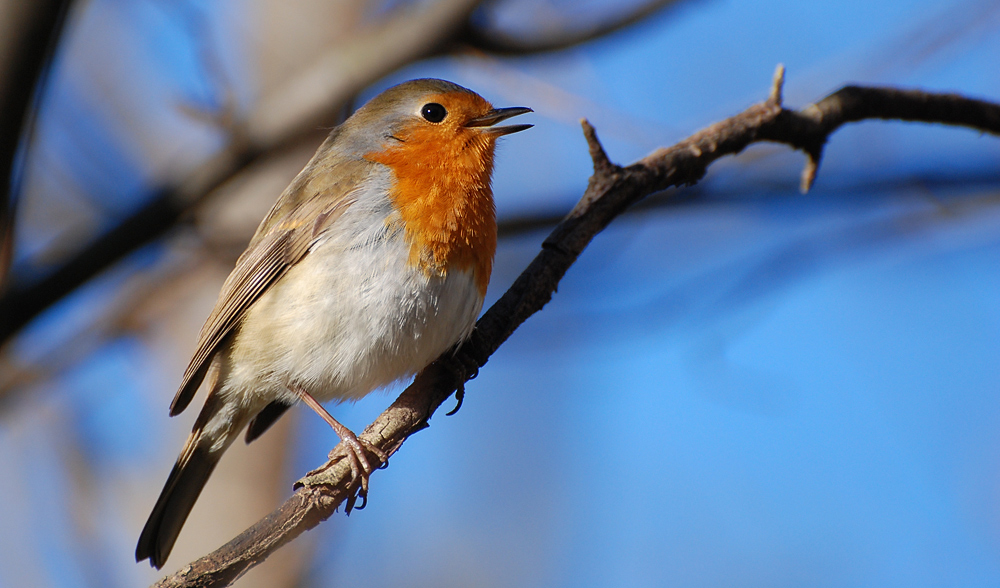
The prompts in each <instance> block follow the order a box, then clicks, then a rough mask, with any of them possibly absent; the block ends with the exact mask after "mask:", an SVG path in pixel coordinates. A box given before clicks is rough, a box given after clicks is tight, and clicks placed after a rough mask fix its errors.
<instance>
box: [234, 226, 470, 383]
mask: <svg viewBox="0 0 1000 588" xmlns="http://www.w3.org/2000/svg"><path fill="white" fill-rule="evenodd" d="M342 220H344V221H346V222H345V223H344V224H343V227H344V228H343V229H342V230H341V231H339V232H338V233H334V234H333V235H331V236H330V237H328V238H326V239H324V240H322V241H321V242H319V243H317V245H316V246H314V247H313V249H312V250H311V251H310V252H309V253H308V254H307V255H306V256H305V257H304V258H303V259H302V260H301V261H300V262H299V263H298V264H296V265H295V266H294V267H293V268H291V269H290V271H289V273H288V274H287V275H286V276H285V279H282V280H280V282H279V283H278V284H276V287H275V288H272V289H271V290H270V291H269V292H268V293H267V294H266V295H265V296H264V297H262V298H261V299H260V300H259V301H258V303H257V304H255V305H254V309H253V311H252V312H251V313H250V314H251V316H249V317H248V319H249V320H247V321H246V322H245V324H244V327H243V329H242V330H241V333H240V335H239V336H240V337H241V338H243V339H244V340H245V341H249V340H250V338H253V340H255V341H258V342H259V344H254V345H252V346H253V347H255V348H256V354H257V356H258V357H260V358H263V361H262V362H257V363H258V365H257V366H256V369H257V374H258V375H257V376H256V377H257V378H260V374H267V376H266V377H267V378H268V382H269V383H270V387H273V388H275V389H278V390H280V389H281V388H282V387H284V386H286V385H287V384H288V383H295V384H298V385H301V386H303V387H305V388H306V389H307V390H308V391H310V392H311V393H312V394H313V395H314V396H316V397H317V398H318V399H320V400H331V399H339V400H345V399H352V398H358V397H361V396H363V395H365V394H367V393H368V392H370V391H371V390H372V389H374V388H377V387H379V386H383V385H386V384H389V383H391V382H393V381H395V380H398V379H400V378H402V377H405V376H408V375H411V374H413V373H415V372H416V371H418V370H420V369H422V368H423V367H424V366H426V365H427V364H428V363H430V362H431V361H433V360H434V359H435V358H436V357H437V356H438V355H440V354H441V353H443V352H444V351H446V350H447V349H448V348H449V347H451V346H452V345H454V344H455V343H456V342H458V341H460V340H462V339H464V338H465V337H467V336H468V334H469V332H471V329H472V327H473V326H474V324H475V319H476V316H477V315H478V313H479V311H480V309H481V307H482V299H483V297H482V295H481V293H480V288H479V285H478V282H477V280H476V278H475V276H474V273H473V272H472V271H471V268H453V269H451V270H449V271H443V272H442V271H427V269H426V268H424V267H421V266H420V265H419V264H416V265H415V264H414V263H413V255H412V240H411V239H408V238H407V237H406V234H405V231H404V230H401V229H399V228H398V227H396V228H394V223H393V222H392V219H391V215H387V216H386V217H385V219H384V220H383V222H372V219H366V220H363V221H362V222H360V223H359V224H358V225H357V226H358V227H363V228H362V229H359V230H357V231H352V227H351V221H352V219H351V218H346V219H342ZM292 284H294V287H293V286H291V285H292ZM240 348H242V349H246V348H247V346H245V345H241V346H240ZM261 364H266V365H261ZM245 376H246V378H253V377H254V376H253V375H252V374H250V373H247V374H245Z"/></svg>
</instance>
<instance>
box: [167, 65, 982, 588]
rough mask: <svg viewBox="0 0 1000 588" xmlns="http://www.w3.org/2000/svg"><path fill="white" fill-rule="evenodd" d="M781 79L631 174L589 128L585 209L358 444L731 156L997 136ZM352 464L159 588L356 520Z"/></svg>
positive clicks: (432, 398) (453, 381) (423, 399)
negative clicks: (790, 85)
mask: <svg viewBox="0 0 1000 588" xmlns="http://www.w3.org/2000/svg"><path fill="white" fill-rule="evenodd" d="M782 79H783V69H782V68H780V66H779V69H778V71H777V72H776V75H775V80H774V85H773V87H772V91H771V94H770V97H769V98H768V99H767V100H766V101H764V102H762V103H760V104H755V105H753V106H751V107H750V108H748V109H747V110H745V111H744V112H742V113H740V114H738V115H736V116H734V117H732V118H729V119H726V120H724V121H722V122H719V123H717V124H714V125H712V126H710V127H708V128H706V129H704V130H702V131H700V132H698V133H696V134H694V135H692V136H691V137H689V138H688V139H685V140H684V141H681V142H680V143H678V144H676V145H674V146H673V147H669V148H665V149H659V150H657V151H655V152H653V153H652V154H650V155H649V156H647V157H645V158H643V159H642V160H640V161H638V162H637V163H635V164H633V165H630V166H628V167H625V168H622V167H619V166H617V165H615V164H613V163H611V162H610V161H609V160H608V158H607V156H606V154H605V153H604V149H603V148H602V147H601V144H600V142H599V141H598V139H597V134H596V133H595V131H594V129H593V127H591V126H590V124H589V123H588V122H587V121H582V125H583V130H584V135H585V137H586V139H587V143H588V146H589V148H590V153H591V158H592V159H593V161H594V175H593V176H592V177H591V178H590V182H589V184H588V186H587V189H586V191H585V192H584V194H583V197H582V198H581V199H580V201H579V203H577V205H576V206H575V207H574V208H573V210H572V211H571V212H570V213H569V215H568V216H567V217H566V218H565V219H564V220H563V221H562V222H561V223H560V224H559V225H558V226H557V227H556V228H555V230H553V231H552V233H551V234H550V235H549V237H548V238H547V239H545V241H544V243H543V244H542V250H541V251H540V252H539V254H538V256H537V257H535V259H534V260H533V261H532V262H531V264H530V265H529V266H528V268H527V269H525V270H524V272H523V273H522V274H521V275H520V276H519V277H518V279H517V280H516V281H515V282H514V284H513V285H512V286H511V287H510V289H508V290H507V292H506V293H504V295H503V296H502V297H501V298H500V299H499V300H498V301H497V302H496V304H494V305H493V306H492V307H491V308H490V309H489V310H488V311H487V312H486V314H484V315H483V317H482V318H480V319H479V322H478V323H477V325H476V331H475V332H474V333H473V337H472V338H471V339H470V340H469V341H467V342H466V343H464V344H463V345H462V346H461V347H460V348H459V349H458V350H457V352H456V353H454V354H451V353H446V354H445V355H443V356H442V357H440V358H439V359H438V360H437V361H436V362H434V363H433V364H431V365H430V366H429V367H427V368H426V369H425V370H423V371H422V372H421V373H420V374H418V375H417V377H416V379H415V380H414V382H413V383H412V384H411V385H410V386H409V387H408V388H407V389H406V390H405V391H404V392H403V393H402V394H401V395H400V396H399V398H398V399H397V400H396V401H395V402H394V403H393V404H392V406H390V407H389V408H388V409H386V411H385V412H383V413H382V414H381V415H380V416H379V417H378V419H376V420H375V422H374V423H372V424H371V425H369V426H368V427H367V428H366V429H365V431H364V432H363V433H362V434H361V437H362V438H363V439H364V440H365V441H367V442H368V443H370V444H373V445H375V446H377V447H379V448H380V449H381V450H382V451H384V452H386V453H387V454H390V455H391V454H393V453H395V452H396V450H398V449H399V447H400V446H401V445H402V444H403V442H404V441H405V440H406V439H407V438H408V437H409V436H410V435H412V434H414V433H416V432H417V431H420V430H421V429H423V428H426V427H427V426H428V420H429V419H430V417H431V416H432V415H433V414H434V412H435V411H436V410H437V409H438V407H439V406H440V405H441V404H442V403H443V402H444V401H445V400H446V399H447V398H448V397H449V396H450V395H451V394H452V392H453V391H455V389H456V388H457V387H459V386H460V385H462V384H463V383H464V382H465V381H466V380H467V379H469V376H468V375H467V369H468V368H467V366H472V365H474V366H479V367H482V366H484V365H485V364H486V362H487V360H488V359H489V357H490V356H491V355H492V354H493V353H494V352H495V351H496V350H497V349H498V348H499V346H500V345H501V344H503V342H504V341H506V340H507V338H508V337H509V336H510V335H511V334H512V333H513V332H514V330H515V329H517V327H518V326H520V325H521V324H522V323H523V322H524V321H525V320H527V318H528V317H530V316H531V315H532V314H534V313H536V312H538V311H539V310H541V309H542V307H544V306H545V304H546V303H548V301H549V300H550V299H551V298H552V295H553V293H554V292H555V290H556V287H557V286H558V284H559V281H560V280H561V279H562V277H563V275H564V274H565V273H566V271H567V270H568V269H569V267H570V266H571V265H572V264H573V263H574V262H575V261H576V259H577V257H578V256H579V255H580V253H582V252H583V249H584V248H585V247H586V246H587V245H588V244H589V243H590V241H591V240H592V239H593V238H594V236H595V235H596V234H597V233H599V232H600V231H601V230H603V229H604V228H605V227H606V226H607V225H608V224H609V223H610V222H611V221H612V220H613V219H614V218H615V217H616V216H618V215H619V214H621V213H622V212H623V211H625V209H626V208H628V207H629V206H630V205H632V204H633V203H635V202H637V201H639V200H640V199H642V198H644V197H646V196H648V195H650V194H653V193H655V192H659V191H661V190H664V189H666V188H669V187H671V186H684V185H690V184H694V183H695V182H697V181H699V180H700V179H701V178H702V177H703V176H704V174H705V171H706V170H707V168H708V166H709V165H710V164H711V163H712V162H714V161H715V160H717V159H719V158H721V157H723V156H725V155H733V154H736V153H739V152H741V151H742V150H743V149H745V148H746V147H747V146H748V145H750V144H752V143H756V142H760V141H773V142H779V143H784V144H787V145H789V146H791V147H793V148H796V149H801V150H804V151H806V153H807V154H809V157H810V161H812V162H814V163H816V162H818V161H819V158H820V156H821V155H822V148H823V145H824V144H825V143H826V140H827V138H828V137H829V135H830V134H831V133H833V132H834V131H835V130H836V129H838V128H839V127H840V126H842V125H844V124H846V123H849V122H855V121H859V120H864V119H869V118H877V119H898V120H909V121H920V122H939V123H945V124H951V125H959V126H966V127H969V128H973V129H978V130H981V131H984V132H988V133H991V134H994V135H1000V105H997V104H992V103H989V102H983V101H979V100H972V99H969V98H963V97H961V96H958V95H953V94H932V93H927V92H920V91H904V90H895V89H891V88H860V87H853V86H848V87H845V88H843V89H841V90H839V91H837V92H835V93H834V94H831V95H830V96H828V97H826V98H824V99H823V100H821V101H820V102H817V103H816V104H814V105H811V106H808V107H806V108H805V109H803V110H801V111H794V110H787V109H785V108H783V106H782V105H781V85H782ZM814 175H815V170H814V171H813V176H814ZM472 371H473V372H474V371H475V370H474V369H473V370H472ZM345 455H346V454H345V448H344V445H343V444H340V445H337V447H335V448H334V450H333V451H332V452H331V454H330V461H329V462H328V463H327V465H326V466H324V467H323V468H320V470H318V471H317V472H313V473H311V474H310V475H308V476H307V477H306V478H303V479H302V480H300V481H299V482H298V483H297V484H296V490H295V492H294V493H293V495H292V496H291V498H289V499H288V500H287V501H286V502H285V503H284V504H283V505H282V506H281V507H280V508H278V509H277V510H276V511H274V512H273V513H271V514H270V515H268V516H267V517H265V518H263V519H261V520H260V521H259V522H258V523H256V524H255V525H253V526H252V527H250V528H249V529H247V530H246V531H244V532H243V533H242V534H240V535H239V536H238V537H236V538H235V539H233V540H232V541H230V542H229V543H227V544H226V545H224V546H222V547H221V548H219V549H218V550H216V551H215V552H213V553H211V554H209V555H207V556H205V557H203V558H201V559H199V560H197V561H195V562H193V563H191V564H190V565H187V566H185V567H184V568H182V569H181V570H180V571H178V572H177V573H176V574H174V575H172V576H168V577H166V578H163V579H162V580H160V582H158V583H157V584H156V586H159V587H163V588H166V587H180V586H199V587H209V586H223V585H226V584H228V583H230V582H232V581H234V580H235V579H236V578H238V577H239V576H240V575H241V574H243V573H244V572H245V571H246V570H248V569H249V568H250V567H252V566H253V565H256V564H257V563H260V562H261V561H263V560H264V558H266V557H267V556H268V555H269V554H270V553H272V552H273V551H274V550H276V549H277V548H279V547H280V546H282V545H284V544H285V543H287V542H289V541H291V540H292V539H294V538H295V537H297V536H298V535H299V534H301V533H302V532H304V531H306V530H307V529H311V528H312V527H315V526H316V525H317V524H319V522H320V521H322V520H324V519H326V518H327V517H329V516H330V515H331V514H333V513H334V512H335V511H336V509H337V508H338V506H339V505H340V504H342V503H344V502H345V501H347V504H346V505H345V508H347V509H350V508H351V507H352V506H353V501H354V497H353V496H352V494H353V492H354V488H355V486H356V484H355V482H354V480H352V477H351V471H350V467H349V466H348V464H347V462H346V460H345V459H344V456H345Z"/></svg>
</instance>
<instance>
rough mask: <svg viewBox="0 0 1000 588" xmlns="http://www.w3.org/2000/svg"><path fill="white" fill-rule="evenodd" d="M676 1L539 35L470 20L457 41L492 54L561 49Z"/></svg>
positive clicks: (662, 0)
mask: <svg viewBox="0 0 1000 588" xmlns="http://www.w3.org/2000/svg"><path fill="white" fill-rule="evenodd" d="M679 3H680V0H650V1H648V2H646V3H645V4H641V5H639V6H637V7H635V8H633V9H631V10H630V11H628V12H625V13H623V14H620V15H617V16H615V17H614V18H602V19H599V20H597V21H596V22H594V23H592V24H590V25H589V26H582V27H580V28H577V29H572V30H551V29H546V30H545V31H544V34H543V35H540V36H537V37H535V38H525V37H517V36H514V35H510V34H507V33H504V32H501V31H496V30H490V29H487V28H483V27H481V26H479V25H477V24H476V23H475V21H471V20H470V21H469V23H468V26H467V28H466V29H465V31H463V34H462V35H461V36H460V37H459V38H458V39H457V41H458V42H459V43H461V44H463V45H465V46H467V47H470V48H472V49H477V50H479V51H485V52H486V53H493V54H495V55H506V56H514V55H531V54H536V53H547V52H550V51H561V50H563V49H569V48H570V47H575V46H577V45H582V44H584V43H587V42H589V41H593V40H594V39H599V38H601V37H604V36H607V35H610V34H612V33H616V32H618V31H620V30H622V29H625V28H628V27H630V26H632V25H634V24H637V23H640V22H642V21H644V20H646V19H647V18H649V17H651V16H653V15H654V14H656V13H658V12H660V11H663V10H665V9H666V8H667V7H669V6H672V5H675V4H679Z"/></svg>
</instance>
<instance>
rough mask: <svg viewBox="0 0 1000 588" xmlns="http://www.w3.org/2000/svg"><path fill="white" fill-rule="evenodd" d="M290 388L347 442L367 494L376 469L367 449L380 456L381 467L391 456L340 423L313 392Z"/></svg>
mask: <svg viewBox="0 0 1000 588" xmlns="http://www.w3.org/2000/svg"><path fill="white" fill-rule="evenodd" d="M289 389H291V390H292V391H293V392H295V393H296V394H298V396H299V399H300V400H301V401H302V402H304V403H306V406H308V407H309V408H311V409H313V410H314V411H316V414H318V415H319V416H320V417H321V418H322V419H323V420H324V421H326V424H328V425H330V427H331V428H332V429H333V431H334V432H335V433H336V434H337V436H339V437H340V439H341V441H343V442H344V443H346V444H347V447H348V449H349V450H348V452H347V455H348V459H349V460H350V464H351V474H353V475H354V479H355V480H357V479H360V480H361V492H362V494H364V495H366V496H367V494H368V476H370V475H371V473H372V471H374V469H373V468H372V466H371V463H370V462H369V461H368V456H367V455H366V454H365V449H367V450H368V451H371V452H372V453H374V454H375V455H377V456H378V458H379V459H380V460H381V461H380V463H379V466H380V467H381V466H382V464H387V463H389V456H388V455H386V454H385V452H384V451H382V450H381V449H379V448H378V447H375V446H374V445H372V444H371V443H366V442H364V441H362V440H361V439H358V436H357V435H355V434H354V431H352V430H350V429H348V428H347V427H345V426H344V425H342V424H340V423H339V422H338V421H337V419H335V418H333V415H331V414H330V413H329V412H327V410H326V409H325V408H323V405H322V404H320V403H319V402H318V401H317V400H316V399H315V398H313V397H312V394H309V393H308V392H306V391H305V390H304V389H302V388H301V387H300V386H289Z"/></svg>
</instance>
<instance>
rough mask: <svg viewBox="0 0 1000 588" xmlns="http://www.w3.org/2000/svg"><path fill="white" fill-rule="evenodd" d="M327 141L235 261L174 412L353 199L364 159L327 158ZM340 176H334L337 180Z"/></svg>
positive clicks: (173, 412)
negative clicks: (249, 315) (252, 311)
mask: <svg viewBox="0 0 1000 588" xmlns="http://www.w3.org/2000/svg"><path fill="white" fill-rule="evenodd" d="M328 143H329V141H328V142H327V143H324V145H323V147H320V149H319V151H317V154H316V155H315V156H313V160H312V161H311V162H310V163H309V164H308V165H307V166H306V168H305V169H304V170H302V172H301V173H300V174H299V175H298V177H296V178H295V180H294V181H293V182H292V184H291V185H290V186H289V187H288V188H287V189H286V190H285V192H284V193H283V194H282V195H281V197H280V198H279V199H278V201H277V202H276V203H275V205H274V207H273V208H272V209H271V212H270V213H269V214H268V215H267V217H265V219H264V221H263V222H262V223H261V225H260V227H258V228H257V233H256V234H255V235H254V237H253V239H252V240H251V241H250V246H249V247H248V248H247V250H246V251H244V252H243V255H241V256H240V258H239V260H238V261H237V262H236V268H235V269H233V272H232V273H231V274H229V277H228V278H227V279H226V283H225V284H224V285H223V286H222V291H221V292H220V293H219V300H218V302H216V303H215V308H214V309H212V313H211V314H210V315H209V316H208V320H207V321H205V325H204V326H203V327H202V328H201V334H200V335H199V337H198V348H197V350H196V351H195V353H194V357H193V358H192V359H191V363H190V364H188V367H187V370H185V371H184V378H183V380H181V385H180V388H179V389H178V390H177V395H176V396H174V400H173V402H171V404H170V415H171V416H174V415H176V414H179V413H180V412H181V411H183V410H184V409H185V408H187V405H188V404H189V403H190V402H191V398H193V397H194V393H195V392H196V391H197V390H198V386H200V385H201V382H202V380H203V379H204V378H205V374H206V373H207V372H208V368H209V366H210V365H211V363H212V362H211V360H212V357H213V356H214V355H215V353H216V351H218V349H219V345H220V344H221V343H222V341H223V340H224V339H225V338H226V336H228V335H229V334H230V333H231V332H232V331H233V329H234V328H235V327H236V326H237V325H238V324H239V323H240V320H241V319H242V318H243V315H244V314H246V311H247V309H249V308H250V306H251V305H252V304H253V303H254V302H255V301H256V300H257V299H258V298H259V297H260V296H261V294H263V293H264V292H265V291H267V289H268V288H269V287H270V286H271V285H272V284H274V283H275V282H276V281H277V280H278V279H280V278H281V276H283V275H284V274H285V272H287V271H288V268H290V267H291V266H293V265H294V264H295V263H297V262H298V261H299V260H300V259H302V257H303V256H305V254H306V253H307V252H308V251H309V248H310V247H311V246H312V245H313V243H315V242H316V239H317V237H318V236H319V235H320V233H322V232H323V231H324V230H325V229H326V228H327V227H329V226H330V225H332V224H333V223H334V222H335V221H336V220H337V219H338V218H340V215H341V214H343V212H344V210H346V209H347V207H348V206H350V204H351V203H352V202H353V201H354V198H355V194H356V192H357V189H358V187H359V185H360V183H361V178H363V177H364V175H365V174H366V172H368V171H369V170H370V166H371V165H372V164H371V163H369V162H366V161H363V160H362V161H357V160H344V159H341V160H340V161H336V160H335V159H332V158H323V157H321V155H322V154H323V153H324V148H325V147H327V146H328ZM334 178H336V179H334Z"/></svg>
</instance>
